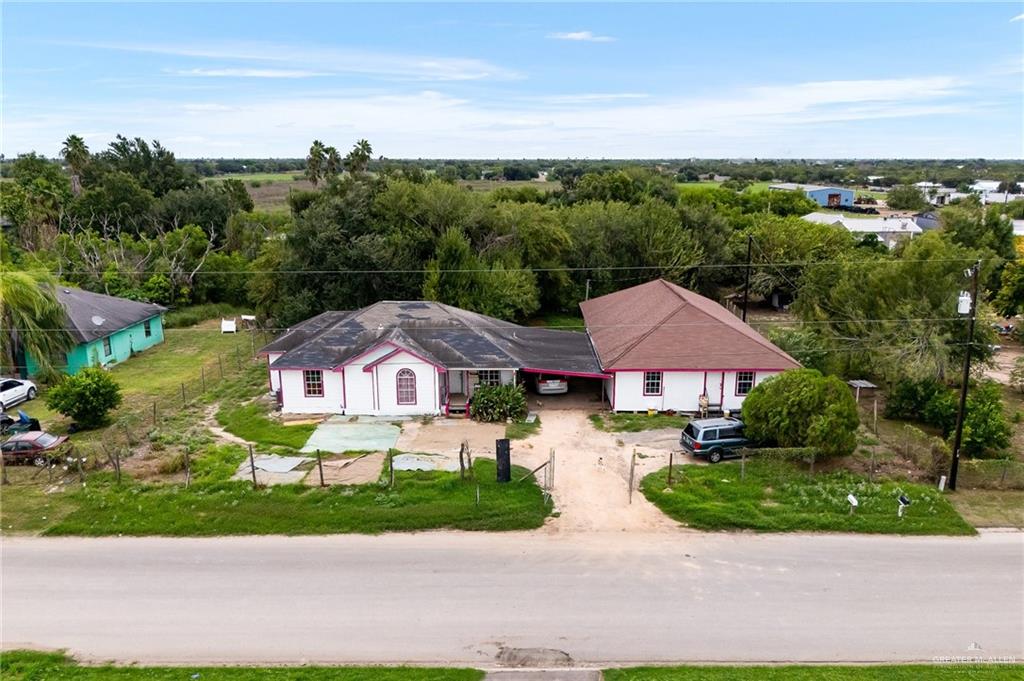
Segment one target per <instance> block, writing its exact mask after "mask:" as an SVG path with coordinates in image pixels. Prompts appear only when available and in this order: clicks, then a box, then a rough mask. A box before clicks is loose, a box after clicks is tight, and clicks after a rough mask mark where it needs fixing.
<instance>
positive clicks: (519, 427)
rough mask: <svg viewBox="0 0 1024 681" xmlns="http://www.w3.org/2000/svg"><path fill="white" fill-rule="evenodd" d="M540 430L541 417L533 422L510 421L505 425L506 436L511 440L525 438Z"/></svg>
mask: <svg viewBox="0 0 1024 681" xmlns="http://www.w3.org/2000/svg"><path fill="white" fill-rule="evenodd" d="M539 432H540V417H539V416H538V417H537V418H535V419H534V420H533V423H527V422H526V421H523V422H522V423H509V424H508V425H506V426H505V437H507V438H508V439H509V440H525V439H526V438H528V437H532V436H534V435H536V434H537V433H539Z"/></svg>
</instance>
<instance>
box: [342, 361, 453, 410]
mask: <svg viewBox="0 0 1024 681" xmlns="http://www.w3.org/2000/svg"><path fill="white" fill-rule="evenodd" d="M352 368H354V367H352ZM402 369H411V370H412V372H413V373H414V374H416V404H399V403H398V372H399V371H401V370H402ZM345 370H346V372H347V371H349V367H346V369H345ZM372 372H373V373H374V374H375V380H376V384H377V411H376V413H377V414H379V415H381V416H399V415H415V414H438V413H440V408H439V406H438V395H437V388H438V377H437V368H436V367H435V366H434V365H433V364H429V363H428V362H424V361H423V360H420V359H417V358H416V357H414V356H412V355H410V354H408V353H405V352H402V353H399V354H397V355H395V356H394V357H390V358H388V359H386V360H384V361H383V362H381V363H380V364H378V365H376V366H375V367H374V368H373V370H372ZM360 373H364V374H365V373H367V372H364V371H362V368H361V367H360Z"/></svg>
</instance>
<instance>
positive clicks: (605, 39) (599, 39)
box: [548, 31, 616, 43]
mask: <svg viewBox="0 0 1024 681" xmlns="http://www.w3.org/2000/svg"><path fill="white" fill-rule="evenodd" d="M548 37H549V38H551V39H553V40H574V41H577V42H585V43H612V42H615V40H616V39H615V38H613V37H612V36H610V35H594V34H593V32H591V31H569V32H567V33H549V34H548Z"/></svg>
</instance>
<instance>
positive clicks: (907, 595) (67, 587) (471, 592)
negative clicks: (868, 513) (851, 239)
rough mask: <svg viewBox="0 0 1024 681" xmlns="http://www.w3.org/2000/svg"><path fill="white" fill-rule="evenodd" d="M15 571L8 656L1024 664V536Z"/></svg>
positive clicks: (733, 541) (328, 544)
mask: <svg viewBox="0 0 1024 681" xmlns="http://www.w3.org/2000/svg"><path fill="white" fill-rule="evenodd" d="M2 577H3V585H2V596H3V603H2V606H3V607H2V620H0V624H2V627H3V629H2V643H3V645H4V647H7V648H11V647H18V646H45V647H59V648H68V649H70V650H71V651H72V652H73V653H75V654H77V655H80V656H82V657H85V658H93V659H96V658H98V659H116V660H121V661H133V660H137V661H143V662H150V663H153V662H190V661H195V662H214V663H217V662H247V663H257V662H277V663H296V662H300V661H316V662H324V663H338V662H395V661H402V662H414V663H416V662H425V663H426V662H430V663H436V662H458V663H468V664H473V665H478V666H486V665H489V664H492V663H493V661H494V660H495V656H496V654H497V653H498V650H499V649H500V648H501V647H502V646H507V647H522V648H529V647H543V648H552V649H557V650H561V651H565V652H567V653H568V654H569V655H571V656H572V658H573V659H574V660H575V661H576V662H577V663H581V664H584V665H587V664H598V663H628V662H633V661H645V662H663V661H692V660H722V661H726V660H730V661H753V660H757V661H774V660H796V661H844V660H845V661H888V660H894V661H898V660H929V659H931V658H932V657H933V656H946V655H968V654H971V655H978V654H980V655H1014V656H1017V658H1018V659H1021V657H1024V621H1022V620H1024V615H1022V607H1024V535H1021V534H1018V533H988V534H984V535H982V536H981V537H979V538H970V539H951V538H895V537H858V536H842V535H816V536H801V535H789V536H783V535H773V536H752V535H734V534H698V533H684V532H680V533H678V534H674V535H667V536H666V535H664V534H661V535H647V536H645V535H634V534H628V533H614V534H607V535H602V534H583V535H545V534H540V533H523V534H505V535H487V534H472V533H425V534H413V535H389V536H380V537H364V536H334V537H299V538H284V537H262V538H249V537H243V538H228V539H160V538H145V539H127V538H124V539H121V538H109V539H52V540H51V539H35V538H32V539H30V538H14V539H10V538H8V539H5V540H4V541H3V547H2ZM973 643H977V644H978V645H980V646H981V652H980V653H979V652H973V653H968V647H969V646H971V644H973Z"/></svg>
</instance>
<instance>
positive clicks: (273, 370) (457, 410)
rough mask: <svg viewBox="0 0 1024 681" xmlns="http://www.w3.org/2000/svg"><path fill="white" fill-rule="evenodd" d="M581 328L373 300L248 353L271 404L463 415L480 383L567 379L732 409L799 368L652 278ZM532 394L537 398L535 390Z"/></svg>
mask: <svg viewBox="0 0 1024 681" xmlns="http://www.w3.org/2000/svg"><path fill="white" fill-rule="evenodd" d="M580 307H581V308H582V310H583V316H584V320H585V323H586V326H587V333H580V332H576V331H565V330H557V329H545V328H538V327H525V326H519V325H517V324H512V323H510V322H505V321H501V320H498V319H493V318H491V317H486V316H484V315H480V314H476V313H474V312H467V311H466V310H460V309H458V308H455V307H451V306H449V305H443V304H441V303H433V302H419V301H404V302H401V301H399V302H395V301H383V302H380V303H375V304H373V305H370V306H369V307H365V308H362V309H361V310H355V311H353V312H324V313H323V314H320V315H318V316H316V317H313V318H312V319H308V320H306V321H305V322H303V323H301V324H299V325H298V326H296V327H294V328H292V329H290V330H288V331H287V332H286V333H284V334H283V335H281V336H280V337H279V338H277V339H276V340H274V341H273V342H272V343H270V344H269V345H267V346H266V347H264V348H263V349H262V350H261V351H260V352H261V354H263V355H265V356H266V357H267V362H268V370H269V383H270V388H271V390H272V391H273V392H274V393H275V394H276V395H277V398H278V401H279V403H280V405H281V410H282V411H284V412H290V413H305V414H355V415H379V416H399V415H441V414H444V415H465V414H467V412H468V411H469V403H470V402H471V400H472V399H473V394H474V392H475V390H476V389H477V387H478V386H480V385H498V384H510V383H519V382H520V381H523V380H524V378H525V377H526V376H527V375H530V374H543V375H545V376H564V377H571V378H572V379H573V381H574V382H575V385H576V387H575V388H574V389H586V387H587V384H589V387H590V388H592V389H593V391H594V394H595V396H597V395H601V396H602V399H606V400H607V401H608V403H609V405H610V406H611V408H612V409H614V410H615V411H646V410H648V409H656V410H658V411H666V410H674V411H689V412H694V411H697V410H698V409H700V407H701V396H706V397H707V404H708V407H709V409H710V410H712V411H716V410H724V409H729V410H737V409H739V408H740V406H741V405H742V403H743V399H744V397H745V396H746V395H747V393H749V392H750V390H751V389H752V388H753V387H754V386H755V385H756V384H757V383H759V382H761V381H762V380H764V379H765V378H767V377H768V376H772V375H774V374H777V373H779V372H780V371H783V370H785V369H790V368H793V367H797V366H799V364H797V362H796V361H795V360H794V359H793V358H792V357H790V356H789V355H787V354H786V353H784V352H783V351H782V350H780V349H779V348H777V347H775V346H774V345H772V344H771V343H770V342H768V341H767V340H766V339H765V338H763V337H762V336H761V335H759V334H758V333H757V332H756V331H754V330H753V329H752V328H750V327H749V326H747V325H746V324H744V323H743V322H741V321H740V320H739V319H738V318H737V317H736V316H735V315H734V314H732V313H731V312H729V311H728V310H726V309H725V308H724V307H722V306H721V305H719V304H718V303H715V302H713V301H711V300H709V299H707V298H704V297H703V296H700V295H698V294H696V293H693V292H692V291H687V290H686V289H684V288H681V287H679V286H676V285H675V284H671V283H669V282H666V281H662V280H656V281H652V282H648V283H646V284H642V285H640V286H635V287H633V288H630V289H626V290H624V291H619V292H617V293H612V294H609V295H607V296H602V297H600V298H594V299H593V300H589V301H586V302H585V303H583V304H582V305H581V306H580ZM544 399H549V398H547V397H545V398H544Z"/></svg>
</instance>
